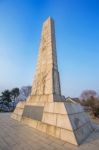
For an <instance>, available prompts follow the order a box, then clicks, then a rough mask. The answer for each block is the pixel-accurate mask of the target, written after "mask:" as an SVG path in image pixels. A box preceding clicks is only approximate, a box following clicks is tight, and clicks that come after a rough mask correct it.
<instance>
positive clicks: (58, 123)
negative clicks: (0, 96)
mask: <svg viewBox="0 0 99 150" xmlns="http://www.w3.org/2000/svg"><path fill="white" fill-rule="evenodd" d="M33 97H34V96H30V97H29V99H28V100H27V102H26V103H25V102H19V103H18V105H17V107H16V109H15V111H14V113H13V114H12V118H14V119H16V120H18V121H21V122H23V123H25V124H27V125H29V126H31V127H33V128H36V129H38V130H40V131H42V132H45V133H46V134H48V135H52V136H54V137H57V138H59V139H61V140H64V141H66V142H69V143H71V144H74V145H79V144H81V143H82V141H84V140H85V139H86V138H87V137H88V135H89V134H90V133H91V132H92V131H93V127H92V124H91V122H90V119H89V118H88V116H87V114H86V113H85V112H84V110H83V108H82V107H81V106H80V104H78V103H70V102H40V101H35V102H34V101H33V99H32V98H33Z"/></svg>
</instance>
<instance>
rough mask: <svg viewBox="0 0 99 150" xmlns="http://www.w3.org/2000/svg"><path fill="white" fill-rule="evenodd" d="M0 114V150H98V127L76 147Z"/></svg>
mask: <svg viewBox="0 0 99 150" xmlns="http://www.w3.org/2000/svg"><path fill="white" fill-rule="evenodd" d="M10 116H11V114H10V113H0V150H98V149H99V125H97V126H95V130H94V132H93V133H92V134H90V136H89V137H88V139H87V140H86V141H85V142H84V143H82V145H80V146H78V147H76V146H74V145H71V144H68V143H67V142H64V141H61V140H58V139H56V138H54V137H52V136H49V135H46V134H45V133H42V132H40V131H38V130H36V129H34V128H31V127H29V126H27V125H24V124H22V123H20V122H17V121H16V120H13V119H11V117H10Z"/></svg>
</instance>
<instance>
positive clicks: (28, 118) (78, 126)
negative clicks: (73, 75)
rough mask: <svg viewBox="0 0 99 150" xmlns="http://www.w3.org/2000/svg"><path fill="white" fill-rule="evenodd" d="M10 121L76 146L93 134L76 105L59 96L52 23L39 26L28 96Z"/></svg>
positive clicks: (18, 106)
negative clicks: (36, 52)
mask: <svg viewBox="0 0 99 150" xmlns="http://www.w3.org/2000/svg"><path fill="white" fill-rule="evenodd" d="M12 118H14V119H16V120H19V121H21V122H23V123H25V124H27V125H29V126H31V127H33V128H36V129H38V130H40V131H42V132H45V133H46V134H49V135H52V136H54V137H57V138H59V139H61V140H64V141H67V142H69V143H72V144H75V145H79V144H81V142H82V141H83V140H85V138H87V136H88V135H89V134H90V133H91V132H92V131H93V127H92V125H91V122H90V119H89V118H88V116H87V115H86V114H85V112H84V110H83V108H82V107H81V106H80V104H76V103H73V102H66V100H65V97H64V96H62V95H61V89H60V78H59V72H58V65H57V54H56V42H55V28H54V21H53V19H52V18H51V17H49V18H48V19H47V20H46V21H45V22H44V24H43V29H42V36H41V42H40V48H39V54H38V61H37V66H36V73H35V76H34V81H33V86H32V92H31V95H30V96H29V97H28V99H27V101H26V102H19V103H18V104H17V106H16V109H15V111H14V113H13V114H12Z"/></svg>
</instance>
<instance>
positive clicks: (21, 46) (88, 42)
mask: <svg viewBox="0 0 99 150" xmlns="http://www.w3.org/2000/svg"><path fill="white" fill-rule="evenodd" d="M48 16H52V17H53V19H54V21H55V28H56V42H57V43H56V44H57V55H58V66H59V71H60V78H61V87H62V94H64V95H65V96H73V97H76V96H79V95H80V94H81V92H82V91H83V90H86V89H94V90H96V91H97V92H99V69H98V67H99V1H98V0H42V1H41V0H0V91H2V90H4V89H11V88H13V87H21V86H23V85H31V84H32V81H33V75H34V72H35V65H36V61H37V54H38V48H39V43H40V35H41V29H42V24H43V22H44V21H45V19H46V18H47V17H48Z"/></svg>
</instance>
